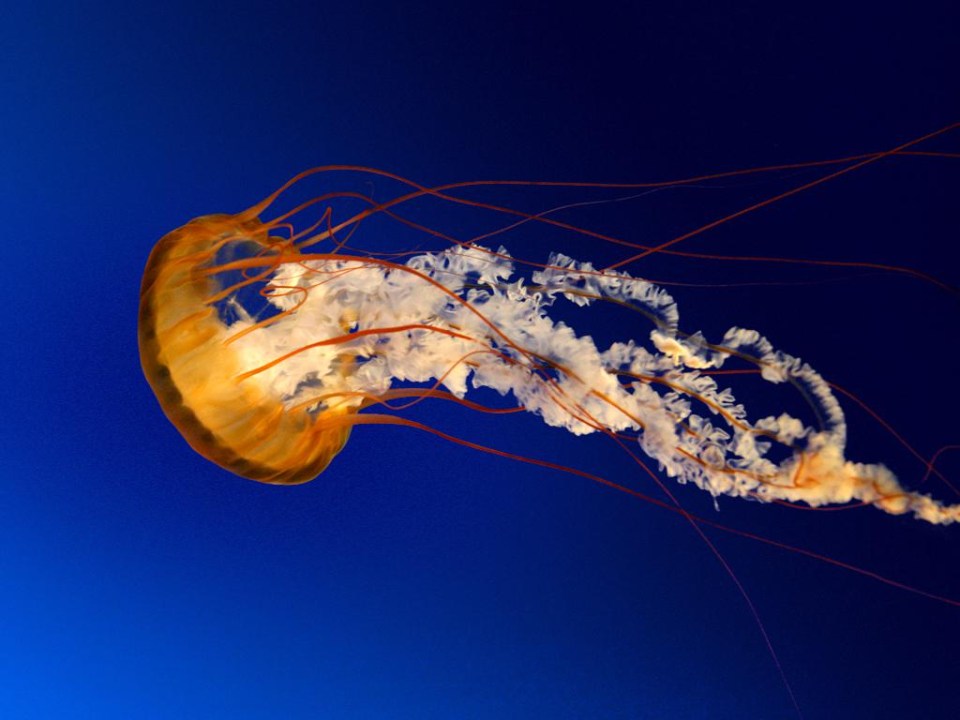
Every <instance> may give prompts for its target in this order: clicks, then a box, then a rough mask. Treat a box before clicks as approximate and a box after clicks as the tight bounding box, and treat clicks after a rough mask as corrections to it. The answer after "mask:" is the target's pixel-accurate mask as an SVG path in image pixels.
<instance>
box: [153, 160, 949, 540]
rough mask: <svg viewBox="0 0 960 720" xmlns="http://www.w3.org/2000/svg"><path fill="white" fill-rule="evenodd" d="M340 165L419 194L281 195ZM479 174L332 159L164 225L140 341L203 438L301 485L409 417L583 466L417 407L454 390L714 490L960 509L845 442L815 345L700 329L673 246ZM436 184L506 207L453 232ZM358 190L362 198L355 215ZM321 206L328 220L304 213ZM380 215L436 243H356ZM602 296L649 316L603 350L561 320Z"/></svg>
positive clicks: (269, 476) (893, 509) (180, 422)
mask: <svg viewBox="0 0 960 720" xmlns="http://www.w3.org/2000/svg"><path fill="white" fill-rule="evenodd" d="M906 148H907V146H906V145H904V146H900V147H898V148H896V149H895V150H894V151H890V152H906ZM888 154H890V153H876V154H873V155H869V156H862V157H859V158H852V159H851V158H846V159H844V162H845V163H846V164H844V165H843V166H842V167H841V169H840V170H836V171H834V172H833V173H832V175H828V176H824V178H820V179H818V180H817V181H815V182H813V183H807V185H804V186H801V187H799V188H795V189H794V190H791V191H788V192H787V193H782V194H781V195H780V196H778V198H779V197H783V196H786V195H788V194H792V193H793V192H796V191H799V190H802V189H804V188H805V187H808V186H811V185H813V184H816V183H817V182H821V181H822V180H823V179H825V178H829V177H832V176H835V175H837V174H841V173H843V172H847V171H849V170H850V169H851V168H854V167H857V166H859V165H861V164H865V163H868V162H873V161H875V160H877V159H880V158H881V157H884V156H886V155H888ZM831 162H839V161H831ZM342 171H351V172H363V173H365V174H368V175H372V176H375V177H378V178H386V179H389V180H390V181H391V182H396V183H400V184H401V185H402V187H403V188H404V189H403V191H402V192H400V193H399V194H397V195H395V196H393V197H391V198H389V199H388V200H384V201H374V200H372V199H371V198H369V197H366V196H362V195H360V194H357V193H349V192H339V193H337V192H333V193H328V194H326V195H320V196H317V197H314V198H311V199H309V200H307V201H305V202H303V203H301V204H300V205H298V206H296V207H294V208H292V209H290V210H287V211H284V212H275V211H273V210H272V208H274V207H275V204H276V203H277V202H278V199H279V198H281V197H282V196H283V195H284V193H286V192H287V191H289V189H290V188H291V187H293V186H296V185H297V184H298V183H301V182H303V181H304V180H305V178H307V177H310V176H313V175H317V174H320V173H331V172H342ZM476 184H477V183H459V184H457V185H450V184H448V185H446V186H441V187H433V188H431V187H426V186H423V185H419V184H417V183H414V182H412V181H409V180H406V179H404V178H400V177H398V176H396V175H392V174H390V173H385V172H382V171H372V170H370V169H367V168H348V167H327V168H316V169H313V170H310V171H307V172H306V173H302V174H301V175H299V176H297V177H296V178H294V179H293V180H291V181H290V182H288V183H287V184H286V185H284V186H282V187H281V188H280V189H279V190H277V191H276V192H274V193H272V194H271V195H269V196H268V197H267V198H265V199H264V200H263V201H261V202H259V203H257V204H255V205H254V206H252V207H251V208H249V209H247V210H245V211H242V212H240V213H237V214H234V215H226V214H223V215H208V216H204V217H200V218H197V219H195V220H192V221H191V222H189V223H187V224H186V225H184V226H183V227H181V228H179V229H177V230H174V231H173V232H171V233H169V234H168V235H166V236H165V237H163V238H162V239H161V240H160V241H159V242H158V243H157V244H156V246H155V247H154V249H153V251H152V253H151V254H150V257H149V260H148V262H147V265H146V269H145V272H144V276H143V282H142V291H141V302H140V315H139V346H140V357H141V363H142V367H143V370H144V373H145V375H146V378H147V380H148V381H149V384H150V386H151V387H152V389H153V391H154V393H155V394H156V397H157V399H158V400H159V402H160V405H161V407H162V409H163V411H164V413H165V414H166V415H167V417H168V418H169V419H170V421H171V422H172V423H173V424H174V425H175V426H176V428H177V429H178V430H179V432H180V433H181V434H182V435H183V437H184V438H185V439H186V441H187V442H188V443H189V444H190V445H191V446H192V447H193V449H194V450H196V451H197V452H199V453H200V454H201V455H203V456H204V457H205V458H207V459H209V460H211V461H212V462H214V463H216V464H218V465H219V466H221V467H223V468H225V469H226V470H229V471H230V472H232V473H235V474H237V475H240V476H242V477H245V478H249V479H252V480H256V481H259V482H263V483H270V484H276V485H295V484H299V483H304V482H307V481H310V480H312V479H314V478H316V477H317V476H318V475H320V474H321V473H324V472H325V471H327V472H331V471H328V470H327V469H328V467H329V466H330V465H331V464H332V463H335V457H336V455H337V454H338V453H339V452H340V451H341V450H342V449H343V447H344V445H345V444H346V442H347V440H348V438H349V436H350V433H351V430H352V429H353V428H354V427H355V426H357V425H402V426H407V427H412V428H416V429H419V430H424V431H428V432H433V433H435V434H438V435H440V436H441V437H444V438H446V439H448V440H452V441H455V442H459V443H461V444H464V445H467V446H470V447H473V448H475V449H479V450H484V451H488V452H495V453H498V454H501V455H506V456H508V457H512V458H515V459H519V460H523V461H527V462H537V463H538V464H541V465H546V466H549V467H558V469H565V470H570V469H569V468H563V467H562V466H559V465H557V464H554V463H551V462H549V461H544V460H538V461H534V460H531V459H530V458H525V457H518V456H515V455H512V454H511V453H507V452H503V451H498V450H497V449H496V448H490V447H485V446H482V445H480V444H478V443H474V442H472V441H470V440H469V439H465V438H461V437H459V436H458V435H456V434H454V433H448V432H445V431H443V430H441V429H439V428H434V427H431V426H429V425H427V424H425V423H422V422H420V421H418V420H414V419H412V418H410V417H407V416H405V414H404V410H405V409H406V408H407V407H409V406H410V405H411V404H416V403H421V402H426V401H431V402H432V401H447V402H453V403H457V404H459V405H461V406H463V407H465V408H468V409H470V410H472V411H476V412H486V413H526V414H528V415H533V416H536V418H538V419H539V421H540V422H543V423H545V424H547V425H549V426H553V427H556V428H562V429H563V430H565V431H567V432H568V433H570V434H572V435H574V436H582V435H587V434H593V433H600V434H603V435H606V436H608V437H609V438H610V441H611V442H612V443H613V444H614V445H615V446H617V448H618V451H619V450H623V451H624V452H627V453H630V454H631V455H632V456H635V457H636V458H637V460H638V462H639V463H640V464H644V463H652V464H655V465H656V466H657V468H658V470H659V472H660V474H661V475H664V476H666V477H668V478H671V479H673V480H675V481H677V482H679V483H685V484H691V485H694V486H696V487H698V488H700V489H702V490H704V491H706V492H707V493H710V494H711V495H713V496H714V497H719V496H730V497H737V498H747V499H751V500H756V501H761V502H778V503H784V504H791V505H803V506H810V507H822V506H832V505H844V504H863V505H872V506H873V507H875V508H877V509H879V510H882V511H884V512H886V513H890V514H895V515H903V514H910V515H913V516H914V517H916V518H917V519H920V520H923V521H927V522H930V523H937V524H950V523H953V522H956V521H957V520H960V505H957V504H949V503H947V502H944V501H941V500H938V499H936V498H934V497H932V496H930V495H928V494H925V493H922V492H918V491H916V490H911V489H909V488H907V487H905V486H904V484H902V483H901V482H900V481H899V480H898V479H897V477H896V476H895V475H894V473H893V472H891V471H890V470H889V469H888V468H887V467H885V466H884V465H883V464H881V463H880V462H860V461H858V460H857V459H854V458H849V457H848V456H847V450H846V445H847V442H846V439H847V437H846V436H847V423H846V419H845V415H844V411H843V409H842V407H841V404H840V402H839V401H838V399H837V393H836V391H835V387H834V386H833V385H831V383H829V382H828V381H827V380H826V379H825V378H824V377H822V376H821V374H819V373H818V372H817V371H816V370H815V369H814V368H813V367H811V366H810V364H808V363H807V362H804V361H803V359H801V358H800V357H798V356H795V355H792V354H788V353H787V352H785V351H783V350H781V349H778V348H776V347H774V346H773V344H772V343H771V342H770V341H769V340H768V339H767V338H766V337H765V336H764V335H763V334H762V333H761V332H759V331H758V330H754V329H748V328H743V327H739V326H736V325H734V326H732V327H730V329H729V330H727V331H726V332H725V333H724V334H723V335H722V336H720V337H716V338H711V337H707V336H706V335H705V334H703V333H701V332H687V331H684V330H682V329H681V328H682V325H681V322H680V312H679V307H678V303H677V301H676V300H675V298H674V296H673V294H671V292H669V291H668V290H667V289H666V288H665V287H664V286H662V285H660V284H657V283H656V282H653V281H651V280H648V279H645V278H644V277H642V276H641V274H639V273H638V272H636V271H635V270H634V266H636V265H637V261H638V260H640V259H642V258H644V257H648V256H650V255H651V254H654V253H657V252H666V251H668V246H671V245H672V244H674V242H675V241H671V242H670V243H664V244H661V245H660V246H644V245H638V244H636V243H630V242H627V241H619V240H617V239H614V238H610V237H608V236H605V235H603V234H601V233H597V232H591V231H589V230H585V229H584V228H582V227H575V226H572V225H569V224H568V223H566V222H563V221H561V220H557V219H556V213H555V212H554V209H549V210H546V211H539V212H537V211H535V212H529V211H525V210H518V209H513V208H511V207H509V206H506V205H499V204H495V203H482V202H476V201H470V200H464V199H463V198H462V197H459V196H456V195H455V194H452V193H451V191H452V190H453V189H455V188H458V187H463V186H468V185H476ZM500 185H505V186H508V187H509V186H510V185H512V183H500ZM558 185H562V184H559V183H558ZM611 187H619V188H636V187H637V186H627V185H617V186H611ZM424 197H428V198H433V199H436V200H439V201H440V202H443V203H446V204H448V205H451V206H453V207H463V206H469V207H471V208H472V209H474V210H479V211H484V212H490V213H493V214H494V215H496V216H497V217H500V218H501V219H503V220H502V221H501V224H500V225H498V226H497V228H496V229H494V230H492V231H490V232H486V233H483V234H479V235H476V236H472V237H466V238H456V237H452V236H450V235H449V234H446V233H443V232H440V231H438V230H436V229H435V228H432V227H430V226H429V225H426V224H418V223H417V222H414V221H413V220H410V219H407V218H404V217H402V216H401V214H400V213H399V211H400V209H402V208H403V207H404V206H405V205H407V204H409V203H411V202H412V201H413V200H415V199H417V198H424ZM778 198H774V199H778ZM345 199H346V200H350V201H351V202H356V203H360V204H361V205H363V207H362V209H359V210H356V211H352V212H351V213H347V214H345V215H338V214H337V212H335V209H334V208H335V207H336V203H337V202H338V201H342V200H345ZM765 204H768V201H764V202H761V203H756V204H754V205H753V206H752V207H751V208H748V209H754V208H757V207H760V206H763V205H765ZM311 211H312V212H314V213H315V215H313V216H311V217H313V218H315V217H316V215H319V219H314V220H313V222H305V221H303V220H302V218H303V217H304V215H305V214H307V213H309V212H311ZM271 212H273V216H272V217H270V216H269V215H270V214H271ZM373 216H381V217H389V218H391V219H393V220H394V221H398V222H401V223H403V225H404V226H405V227H406V228H407V229H408V230H410V229H412V230H413V231H414V232H415V233H419V234H420V235H421V236H422V237H423V238H424V241H425V242H426V241H427V240H429V241H430V242H431V243H433V245H434V246H431V247H429V248H425V249H424V248H416V247H414V248H407V249H401V250H397V251H391V252H386V251H383V250H377V249H367V248H360V247H358V246H356V245H355V244H354V242H353V240H354V233H356V232H357V229H358V228H359V227H360V225H361V223H362V222H364V221H366V220H367V219H368V218H371V217H373ZM504 218H505V219H504ZM531 224H534V225H535V224H545V225H548V226H551V227H554V228H560V229H562V230H564V231H576V232H579V233H583V234H587V235H588V236H590V237H592V238H593V239H594V240H597V241H598V242H599V241H600V240H605V241H610V242H618V243H619V244H621V245H625V246H627V247H628V248H630V252H631V255H630V257H629V258H628V259H627V260H624V261H622V262H618V263H613V264H608V265H606V266H599V265H596V264H594V263H593V262H591V259H590V258H585V257H572V256H571V255H569V254H565V253H563V252H559V251H557V252H552V253H550V254H548V255H547V256H546V257H543V258H539V259H533V258H529V257H527V256H526V255H525V254H524V253H516V252H515V251H512V250H511V248H509V247H508V246H507V242H508V240H507V238H508V237H509V236H510V233H511V231H513V230H515V229H516V228H517V227H518V226H523V225H531ZM681 239H682V238H681ZM438 243H439V247H436V245H437V244H438ZM599 305H616V306H618V307H620V308H624V309H626V310H628V311H630V312H632V313H633V314H635V316H636V318H637V323H636V324H635V325H634V326H629V327H625V328H624V329H623V336H622V337H620V338H619V339H617V340H616V341H614V342H612V343H610V344H605V345H599V344H598V342H597V341H595V340H594V338H593V337H592V335H591V332H590V328H589V327H577V326H575V325H574V324H573V323H572V322H570V321H568V320H566V319H564V318H565V317H566V310H565V309H564V308H565V307H566V308H583V307H588V306H599ZM641 328H642V329H641ZM736 373H750V374H752V375H753V376H754V377H755V378H756V381H757V382H758V383H768V384H774V385H789V386H792V388H794V389H795V390H796V391H797V392H798V393H799V394H800V396H801V397H802V398H803V400H804V401H805V402H806V403H807V405H808V406H809V408H810V413H809V414H810V416H811V417H810V419H805V418H801V417H795V415H794V414H791V413H790V412H787V411H786V410H783V411H778V412H773V413H755V412H752V411H751V409H750V407H748V405H747V404H746V403H744V402H741V401H740V400H738V398H737V397H736V396H735V394H734V392H733V389H732V388H731V387H729V386H727V384H725V383H724V380H725V379H726V378H727V377H729V375H732V374H736ZM490 397H496V398H499V401H498V402H496V403H494V402H490V401H489V399H488V398H490ZM574 472H578V474H582V475H586V476H589V477H591V478H592V479H597V480H598V481H601V482H606V483H610V484H614V485H616V483H613V482H611V481H609V480H607V479H604V478H599V477H598V476H594V475H590V474H589V473H585V472H583V471H574ZM617 487H620V486H619V485H617Z"/></svg>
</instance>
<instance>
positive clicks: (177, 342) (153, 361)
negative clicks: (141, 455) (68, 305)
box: [139, 215, 349, 484]
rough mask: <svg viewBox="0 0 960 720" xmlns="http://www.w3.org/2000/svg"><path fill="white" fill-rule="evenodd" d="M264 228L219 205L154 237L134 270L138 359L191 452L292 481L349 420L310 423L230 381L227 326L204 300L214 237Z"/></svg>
mask: <svg viewBox="0 0 960 720" xmlns="http://www.w3.org/2000/svg"><path fill="white" fill-rule="evenodd" d="M265 236H266V232H265V230H263V229H262V228H261V227H260V224H259V223H258V222H256V221H255V220H254V221H249V220H246V219H245V218H242V217H241V218H238V217H235V216H226V215H223V216H208V217H202V218H197V219H196V220H194V221H192V222H191V223H189V224H187V225H186V226H184V227H182V228H180V229H178V230H175V231H173V232H171V233H170V234H168V235H166V236H165V237H163V238H162V239H161V240H160V241H159V242H158V243H157V245H156V247H155V248H154V249H153V252H152V253H151V255H150V259H149V261H148V262H147V267H146V270H145V272H144V276H143V285H142V289H141V302H140V319H139V341H140V359H141V365H142V366H143V371H144V374H145V375H146V378H147V380H148V381H149V383H150V386H151V387H152V388H153V391H154V393H155V394H156V396H157V399H158V400H159V401H160V405H161V407H162V408H163V411H164V412H165V413H166V415H167V417H168V418H169V419H170V421H171V422H172V423H173V424H174V425H175V426H176V427H177V429H178V430H179V431H180V433H181V434H182V435H183V437H184V438H185V439H186V440H187V442H188V443H190V445H191V446H192V447H193V448H194V449H195V450H196V451H197V452H199V453H200V454H201V455H203V456H204V457H206V458H208V459H210V460H212V461H213V462H215V463H217V464H218V465H220V466H221V467H223V468H225V469H227V470H230V471H231V472H234V473H236V474H238V475H241V476H243V477H247V478H250V479H252V480H259V481H261V482H266V483H274V484H295V483H300V482H306V481H307V480H310V479H312V478H313V477H315V476H316V475H317V474H318V473H320V472H321V471H322V470H323V469H324V468H325V467H326V466H327V465H328V464H329V462H330V460H331V459H332V458H333V456H334V455H335V454H336V453H337V452H338V451H339V450H340V448H341V447H343V444H344V443H345V442H346V440H347V435H348V434H349V425H343V426H341V427H339V428H336V429H332V430H326V429H324V428H322V427H318V425H317V423H316V422H315V421H314V419H313V418H312V417H311V416H310V414H308V413H307V412H306V410H303V409H301V410H295V409H287V408H284V407H283V405H282V404H280V403H277V402H276V401H275V400H274V399H273V398H271V397H269V396H268V395H266V394H265V393H264V392H263V391H262V390H261V389H260V388H259V387H258V386H257V385H256V384H254V383H242V382H238V381H237V376H238V375H239V374H240V372H241V367H240V365H239V362H238V359H237V357H236V355H235V353H234V352H233V351H232V350H231V348H230V346H229V344H228V343H227V340H228V338H229V336H230V334H231V333H230V331H229V329H228V328H227V327H226V326H225V325H224V324H223V322H221V320H220V319H219V318H218V317H217V312H216V309H215V308H214V307H213V305H212V304H211V302H210V301H211V298H213V297H215V296H216V295H217V293H218V292H219V288H218V284H217V281H216V280H215V279H214V278H211V277H210V276H209V275H207V273H206V271H207V270H209V269H210V267H211V266H212V264H213V263H214V261H215V258H216V255H217V251H218V250H219V249H221V248H222V247H223V246H224V245H226V244H229V243H235V242H244V241H254V242H256V241H257V240H261V241H262V238H264V237H265Z"/></svg>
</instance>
